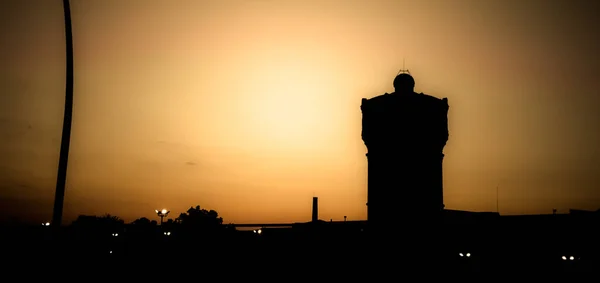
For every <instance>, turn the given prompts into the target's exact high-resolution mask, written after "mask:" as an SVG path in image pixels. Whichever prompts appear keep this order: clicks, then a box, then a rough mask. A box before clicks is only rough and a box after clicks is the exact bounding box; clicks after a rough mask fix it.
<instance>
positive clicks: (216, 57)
mask: <svg viewBox="0 0 600 283" xmlns="http://www.w3.org/2000/svg"><path fill="white" fill-rule="evenodd" d="M599 7H600V5H599V4H598V3H597V2H595V1H585V0H577V1H566V0H561V1H543V0H539V1H530V0H527V1H496V0H488V1H476V0H474V1H458V0H457V1H450V0H438V1H397V0H396V1H391V0H390V1H377V0H375V1H367V0H363V1H356V0H353V1H350V0H345V1H343V0H335V1H334V0H321V1H317V0H310V1H307V0H304V1H291V0H290V1H287V0H273V1H266V0H263V1H259V0H245V1H238V0H235V1H234V0H224V1H217V0H214V1H209V0H194V1H192V0H190V1H182V0H171V1H154V0H143V1H142V0H139V1H134V0H127V1H123V0H72V1H71V9H72V17H73V40H74V62H75V65H74V69H75V86H74V113H73V130H72V143H71V151H70V163H69V169H68V170H69V171H68V181H67V189H66V198H65V220H64V221H65V223H70V222H71V221H72V220H73V219H74V218H75V217H76V216H77V215H79V214H97V215H100V214H105V213H110V214H113V215H116V216H119V217H121V218H123V219H125V220H126V221H132V220H134V219H136V218H139V217H142V216H145V217H148V218H151V219H158V218H157V217H156V215H155V214H154V209H161V208H168V209H170V210H171V211H172V213H173V214H174V215H173V216H176V215H175V214H178V213H179V212H183V211H185V210H187V208H189V207H190V206H195V205H200V206H202V207H205V208H208V209H215V210H217V211H218V212H219V214H220V215H221V216H222V217H223V218H224V221H225V222H233V223H256V222H259V223H268V222H294V221H308V220H310V216H311V204H312V197H313V196H318V197H319V204H320V208H319V212H320V215H319V216H320V218H321V219H324V220H329V219H333V220H342V219H343V217H344V215H346V216H348V220H357V219H366V206H365V203H366V202H367V199H366V193H367V187H366V178H367V174H366V173H367V171H366V163H367V160H366V157H365V153H366V148H365V146H364V144H363V142H362V140H361V136H360V132H361V112H360V102H361V98H363V97H366V98H370V97H373V96H376V95H380V94H383V93H385V92H392V91H393V87H392V80H393V79H394V76H395V75H396V73H397V72H398V70H399V69H400V68H402V62H403V60H406V67H407V68H408V69H409V70H410V71H411V74H412V75H413V76H414V77H415V80H416V87H415V90H416V91H419V92H424V93H427V94H430V95H433V96H437V97H440V98H442V97H447V98H448V100H449V104H450V111H449V127H450V138H449V141H448V144H447V146H446V148H445V151H444V152H445V154H446V158H445V159H444V198H445V204H446V207H447V208H449V209H459V210H470V211H496V187H497V186H498V187H499V200H498V203H499V209H500V213H501V214H524V213H527V214H529V213H552V209H553V208H556V209H558V212H559V213H564V212H567V211H568V209H569V208H577V209H594V210H595V209H598V208H600V193H599V192H600V150H599V148H598V146H599V145H600V130H599V129H600V126H599V122H600V111H599V107H600V106H599V105H600V93H599V89H600V79H599V78H600V55H598V50H600V39H599V31H600V28H599V27H600V23H598V20H596V19H595V18H596V17H597V15H598V14H600V9H599ZM62 9H63V8H62V1H59V0H53V1H50V0H37V1H32V0H30V1H23V0H3V1H1V2H0V31H1V33H0V208H1V210H0V212H1V215H0V218H2V219H7V218H13V219H20V220H23V221H33V222H35V221H38V222H41V221H49V220H50V218H51V215H52V203H53V197H54V190H55V184H56V174H57V164H58V154H59V148H60V137H61V129H62V119H63V108H64V95H65V43H64V40H65V36H64V19H63V10H62Z"/></svg>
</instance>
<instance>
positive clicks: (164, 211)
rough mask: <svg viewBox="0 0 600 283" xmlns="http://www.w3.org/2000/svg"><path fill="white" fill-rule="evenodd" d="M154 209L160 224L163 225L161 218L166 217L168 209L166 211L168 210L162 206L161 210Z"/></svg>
mask: <svg viewBox="0 0 600 283" xmlns="http://www.w3.org/2000/svg"><path fill="white" fill-rule="evenodd" d="M155 211H156V215H158V217H160V225H161V226H162V225H163V219H164V218H165V217H167V215H169V212H170V211H168V210H166V209H164V208H163V209H162V210H155Z"/></svg>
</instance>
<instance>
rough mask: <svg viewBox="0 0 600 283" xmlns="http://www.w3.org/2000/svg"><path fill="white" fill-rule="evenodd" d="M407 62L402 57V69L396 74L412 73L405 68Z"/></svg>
mask: <svg viewBox="0 0 600 283" xmlns="http://www.w3.org/2000/svg"><path fill="white" fill-rule="evenodd" d="M405 63H406V60H405V59H404V58H402V69H400V71H398V74H396V76H397V75H400V74H409V75H410V71H409V70H408V69H406V68H405Z"/></svg>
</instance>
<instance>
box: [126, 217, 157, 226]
mask: <svg viewBox="0 0 600 283" xmlns="http://www.w3.org/2000/svg"><path fill="white" fill-rule="evenodd" d="M131 224H133V225H137V226H152V225H156V221H154V222H152V221H150V219H148V218H146V217H142V218H138V219H136V220H134V221H133V222H131Z"/></svg>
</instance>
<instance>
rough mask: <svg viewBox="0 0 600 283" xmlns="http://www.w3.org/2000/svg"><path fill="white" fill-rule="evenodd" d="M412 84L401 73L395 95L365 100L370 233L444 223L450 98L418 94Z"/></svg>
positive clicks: (396, 82) (364, 132) (364, 117)
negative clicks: (444, 180) (444, 163)
mask: <svg viewBox="0 0 600 283" xmlns="http://www.w3.org/2000/svg"><path fill="white" fill-rule="evenodd" d="M414 85H415V81H414V79H413V77H412V76H411V75H410V74H408V73H401V74H399V75H398V76H397V77H396V78H395V79H394V88H395V92H394V93H385V94H383V95H379V96H376V97H373V98H371V99H366V98H363V99H362V105H361V111H362V115H363V116H362V139H363V141H364V143H365V146H366V147H367V151H368V153H367V159H368V196H367V198H368V203H367V219H368V223H369V224H368V225H369V229H371V230H372V231H373V230H374V229H377V228H378V227H385V226H386V225H390V224H391V225H394V226H398V225H401V226H406V225H409V224H410V223H409V222H411V223H413V224H419V225H421V224H423V225H429V224H431V221H430V220H431V219H432V217H433V218H435V219H441V212H442V211H443V207H444V204H443V178H442V175H443V174H442V161H443V158H444V154H443V149H444V146H445V145H446V142H447V140H448V108H449V106H448V100H447V98H444V99H439V98H436V97H433V96H430V95H426V94H423V93H415V92H414ZM412 221H414V222H412ZM392 223H393V224H392Z"/></svg>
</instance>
